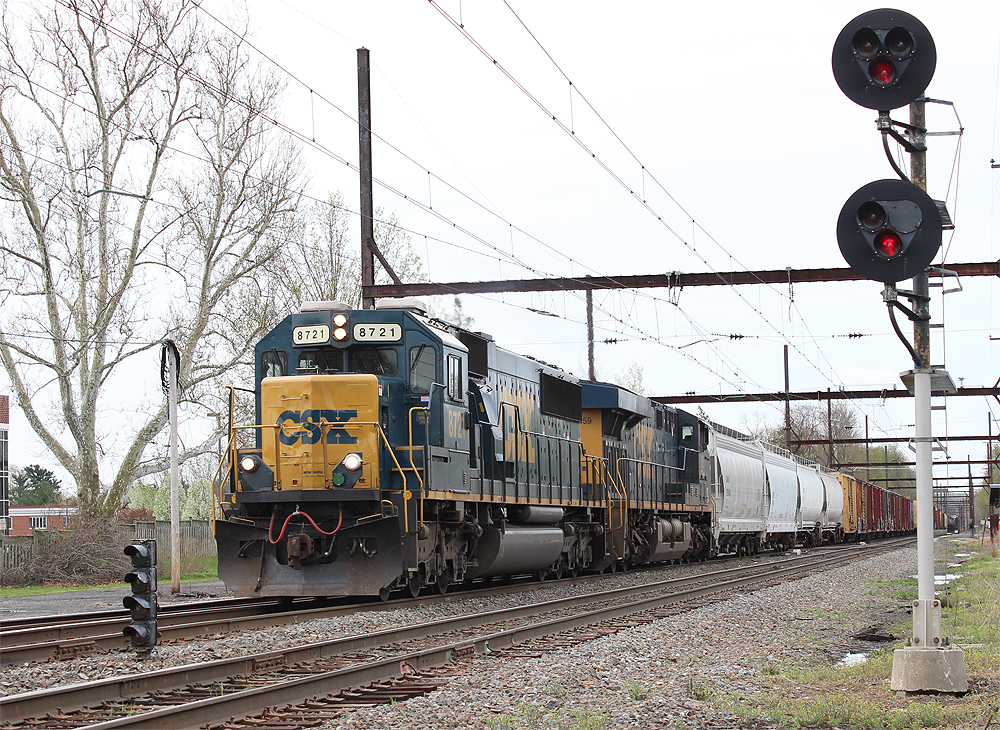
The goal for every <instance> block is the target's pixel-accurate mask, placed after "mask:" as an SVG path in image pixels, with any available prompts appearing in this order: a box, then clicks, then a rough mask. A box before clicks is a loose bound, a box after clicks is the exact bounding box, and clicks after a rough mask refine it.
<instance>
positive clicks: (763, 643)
mask: <svg viewBox="0 0 1000 730" xmlns="http://www.w3.org/2000/svg"><path fill="white" fill-rule="evenodd" d="M697 569H698V566H677V567H675V568H673V569H672V570H673V571H675V572H674V573H672V574H671V577H673V576H677V575H681V574H684V573H686V572H687V571H689V570H691V571H693V570H697ZM915 571H916V550H915V549H912V548H910V549H903V550H898V551H895V552H893V553H889V554H887V555H882V556H876V557H873V558H870V559H868V560H866V561H864V562H862V563H858V564H855V565H853V566H850V567H847V568H838V569H834V570H829V571H826V572H823V573H820V574H817V575H814V576H812V577H809V578H806V579H803V580H799V581H795V582H792V583H786V584H784V585H780V586H775V587H772V588H768V589H765V590H763V591H760V592H758V593H755V594H744V595H740V596H737V597H735V598H732V599H730V600H727V601H724V602H722V603H718V604H714V605H711V606H705V607H702V608H699V609H695V610H693V611H690V612H688V613H685V614H682V615H679V616H677V617H673V618H668V619H664V620H660V621H657V622H655V623H652V624H648V625H646V626H641V627H637V628H634V629H630V630H627V631H624V632H621V633H619V634H616V635H613V636H608V637H604V638H602V639H598V640H594V641H590V642H586V643H583V644H580V645H577V646H575V647H572V648H569V649H565V650H562V651H558V652H554V653H548V654H545V655H544V656H542V657H540V658H537V659H535V658H524V657H510V656H505V655H504V654H503V652H500V653H498V654H497V655H486V656H478V657H475V658H472V659H470V660H468V661H466V662H463V663H462V664H460V665H458V668H459V671H458V672H456V673H455V675H454V677H453V678H452V679H451V680H450V681H448V682H447V683H446V684H444V685H443V686H442V687H441V688H440V689H439V690H437V691H435V692H433V693H431V694H430V695H427V696H426V697H422V698H417V699H414V700H410V701H409V702H406V703H399V704H396V705H386V706H382V707H376V708H371V709H367V710H361V711H358V712H356V713H354V714H352V715H350V716H345V717H344V718H341V719H338V720H335V721H331V722H330V723H328V724H327V725H326V726H324V727H325V728H327V730H348V729H354V728H357V729H359V730H360V729H361V728H376V727H377V728H388V729H391V730H396V729H398V730H403V729H404V728H405V729H406V730H422V729H423V728H455V729H456V730H457V729H460V728H462V729H464V728H558V729H559V730H563V729H566V730H571V729H573V730H575V729H579V730H597V729H599V728H605V729H607V730H612V729H613V730H619V729H624V728H670V729H671V730H673V729H674V728H685V727H686V728H695V727H703V728H723V727H740V722H739V720H738V719H737V718H736V717H734V716H727V715H726V714H725V713H720V712H719V711H717V710H714V709H712V708H710V707H709V706H708V705H706V704H705V703H703V702H700V701H699V700H698V699H697V697H698V696H704V692H706V691H708V690H710V689H712V688H716V689H720V688H724V689H725V690H726V691H729V692H732V691H736V692H747V693H753V692H754V691H755V690H756V687H757V686H758V685H759V684H760V683H761V682H764V683H766V677H767V668H768V667H769V665H784V664H788V663H793V664H805V663H811V662H817V661H818V662H827V663H832V662H835V661H837V660H839V659H840V658H842V657H843V656H844V654H845V653H846V652H847V651H865V650H868V651H870V650H871V649H872V648H874V645H871V644H865V643H863V642H859V641H857V640H854V639H852V638H851V635H852V634H854V633H856V632H858V631H860V630H861V629H864V628H867V627H869V626H872V625H884V624H885V623H886V621H888V620H890V619H892V618H893V617H894V616H895V617H896V618H897V619H898V617H899V616H901V615H903V614H901V613H900V605H899V604H900V602H899V600H898V599H895V598H893V597H892V595H891V594H892V593H893V592H894V590H898V587H897V588H896V589H894V588H893V587H891V586H884V587H880V586H879V585H877V584H876V583H875V582H874V580H875V578H878V579H881V580H882V581H892V580H896V579H899V578H905V577H908V576H911V575H913V574H914V572H915ZM642 575H648V574H638V573H627V574H617V575H614V576H608V577H607V578H606V579H605V581H602V582H604V583H606V587H608V588H610V587H613V586H620V585H631V584H633V583H635V582H639V581H643V582H644V581H648V580H649V578H648V577H647V578H645V579H643V578H642V577H641V576H642ZM604 587H605V586H602V588H604ZM212 589H213V587H212V586H206V592H211V590H212ZM595 590H597V588H596V587H595ZM565 592H566V589H565V588H560V587H555V586H550V587H546V586H540V587H539V588H537V589H535V590H532V591H530V592H528V593H520V594H513V595H509V596H497V597H491V598H481V599H461V600H460V599H459V598H458V597H456V599H455V600H454V602H449V603H444V604H435V605H426V606H422V607H419V608H407V609H402V608H401V609H393V610H387V611H384V612H377V613H375V614H372V613H364V614H357V615H355V616H347V617H338V618H331V619H318V620H316V621H311V622H308V623H304V624H298V625H295V626H287V627H278V628H272V629H266V630H262V631H253V632H245V633H240V634H235V635H231V636H227V637H225V639H222V638H219V639H216V640H208V641H195V642H185V643H184V644H180V645H176V646H172V645H164V646H159V647H157V648H156V650H155V651H154V653H153V656H152V657H151V658H150V659H149V660H147V661H145V662H143V663H137V662H136V660H135V659H134V658H133V656H132V655H131V654H127V653H120V654H109V655H102V656H97V657H90V658H83V659H77V660H71V661H62V662H51V663H47V664H39V665H33V666H24V667H7V668H5V670H4V672H3V674H2V677H0V691H2V693H3V694H14V693H18V692H24V691H29V690H32V689H39V688H44V687H49V686H56V685H61V684H67V683H73V682H79V681H83V680H88V679H96V678H99V677H109V676H121V675H124V674H130V673H135V672H142V671H152V670H155V669H159V668H161V667H165V666H174V665H178V664H187V663H192V662H198V661H204V660H210V659H216V658H221V657H224V656H233V655H240V654H245V653H252V652H259V651H267V650H272V649H275V648H279V647H283V646H291V645H295V644H300V643H305V642H307V641H319V640H322V639H327V638H333V637H337V636H348V635H352V634H359V633H365V632H371V631H377V630H381V629H387V628H392V627H394V626H402V625H407V624H412V623H418V622H434V621H435V620H438V619H440V618H441V617H443V616H450V615H459V614H465V613H471V612H474V611H480V610H486V609H488V608H490V607H492V608H499V607H501V606H503V605H509V604H510V603H522V602H527V601H532V602H533V601H536V600H545V599H547V598H554V597H557V596H559V595H564V594H565ZM91 598H92V597H88V598H87V599H85V600H90V599H91ZM119 600H120V598H119ZM5 602H6V599H5ZM72 610H78V609H72ZM50 613H51V611H50Z"/></svg>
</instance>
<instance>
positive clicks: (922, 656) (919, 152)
mask: <svg viewBox="0 0 1000 730" xmlns="http://www.w3.org/2000/svg"><path fill="white" fill-rule="evenodd" d="M910 125H911V130H910V136H911V141H912V142H913V149H912V150H911V152H910V180H911V182H913V184H914V185H916V186H917V187H919V188H920V189H921V190H923V191H925V192H926V190H927V145H926V131H927V130H926V127H925V125H926V121H925V100H924V98H923V97H920V98H918V99H917V100H916V101H913V102H911V103H910ZM889 286H890V285H887V286H886V290H887V292H888V289H889ZM893 288H894V287H893ZM929 293H930V286H929V281H928V277H927V272H926V271H924V272H922V273H920V274H918V275H917V276H915V277H913V294H912V299H913V314H914V316H913V353H912V354H913V370H910V371H908V372H905V373H902V374H901V377H902V379H903V382H904V383H906V384H907V386H908V387H909V385H910V383H909V382H908V381H910V380H911V379H912V391H913V409H914V424H915V431H914V439H913V440H914V442H916V472H917V499H916V502H917V503H916V523H917V600H915V601H914V602H913V636H912V638H911V639H910V642H909V644H908V645H907V646H906V647H904V648H902V649H897V650H896V651H895V652H894V653H893V660H892V679H891V681H890V685H889V686H890V687H891V688H892V689H893V690H896V691H904V692H924V691H936V692H958V693H960V692H966V691H967V690H968V688H969V683H968V680H967V678H966V673H965V655H964V654H963V653H962V650H961V648H959V647H952V646H950V645H949V644H950V642H949V641H948V639H947V637H945V636H944V634H943V632H942V628H941V601H939V600H938V599H937V598H935V596H934V481H933V466H934V462H933V454H932V444H933V440H934V437H933V427H932V423H931V388H932V381H936V382H935V383H934V385H936V386H937V387H936V389H937V390H944V391H948V390H955V386H954V383H952V382H951V377H950V376H949V375H948V373H947V371H945V370H943V369H937V368H933V367H931V343H930V319H931V314H930V296H929Z"/></svg>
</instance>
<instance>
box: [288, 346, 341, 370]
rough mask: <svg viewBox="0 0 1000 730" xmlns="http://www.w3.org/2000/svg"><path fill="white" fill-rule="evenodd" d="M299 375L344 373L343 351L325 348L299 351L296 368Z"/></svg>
mask: <svg viewBox="0 0 1000 730" xmlns="http://www.w3.org/2000/svg"><path fill="white" fill-rule="evenodd" d="M297 371H298V374H299V375H329V374H331V373H342V372H344V351H343V350H334V349H333V348H327V349H322V350H300V351H299V361H298V366H297Z"/></svg>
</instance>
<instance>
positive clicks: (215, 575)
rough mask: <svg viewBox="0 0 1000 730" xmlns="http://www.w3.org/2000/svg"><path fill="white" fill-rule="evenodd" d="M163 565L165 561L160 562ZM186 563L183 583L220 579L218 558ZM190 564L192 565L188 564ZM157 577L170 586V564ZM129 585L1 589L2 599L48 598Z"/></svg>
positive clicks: (159, 570)
mask: <svg viewBox="0 0 1000 730" xmlns="http://www.w3.org/2000/svg"><path fill="white" fill-rule="evenodd" d="M160 562H161V563H162V562H163V561H160ZM182 562H184V564H185V565H184V567H185V568H187V569H188V570H189V572H186V573H182V574H181V583H190V582H192V581H201V580H218V579H219V559H218V558H214V557H213V558H198V559H191V560H190V561H182ZM188 563H190V565H189V564H188ZM157 570H158V572H157V577H158V579H159V580H158V582H159V584H160V586H163V585H164V583H166V585H167V586H169V585H170V563H169V561H168V562H166V563H165V564H161V565H157ZM128 587H129V586H128V584H127V583H124V582H122V583H108V584H107V585H99V586H27V587H25V588H0V598H17V597H18V596H47V595H49V594H51V593H67V592H69V591H95V590H100V589H102V588H115V589H119V588H121V589H125V590H128Z"/></svg>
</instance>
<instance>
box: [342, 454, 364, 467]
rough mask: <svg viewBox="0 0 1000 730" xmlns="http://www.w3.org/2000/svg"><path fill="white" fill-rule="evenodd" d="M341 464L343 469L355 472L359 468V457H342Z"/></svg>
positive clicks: (354, 455)
mask: <svg viewBox="0 0 1000 730" xmlns="http://www.w3.org/2000/svg"><path fill="white" fill-rule="evenodd" d="M343 464H344V468H345V469H350V470H351V471H357V470H358V469H360V468H361V457H360V456H358V455H357V454H348V455H347V456H345V457H344V461H343Z"/></svg>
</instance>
